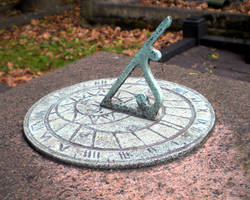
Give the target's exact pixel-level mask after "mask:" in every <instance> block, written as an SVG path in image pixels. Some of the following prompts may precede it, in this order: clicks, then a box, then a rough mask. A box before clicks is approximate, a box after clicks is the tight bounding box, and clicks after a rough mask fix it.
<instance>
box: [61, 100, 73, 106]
mask: <svg viewBox="0 0 250 200" xmlns="http://www.w3.org/2000/svg"><path fill="white" fill-rule="evenodd" d="M75 103H76V102H75V101H74V102H71V103H65V104H60V106H62V107H65V106H68V105H71V104H75Z"/></svg>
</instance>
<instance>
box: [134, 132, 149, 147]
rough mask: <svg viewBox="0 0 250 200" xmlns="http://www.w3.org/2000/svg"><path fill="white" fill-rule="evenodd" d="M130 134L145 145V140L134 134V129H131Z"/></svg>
mask: <svg viewBox="0 0 250 200" xmlns="http://www.w3.org/2000/svg"><path fill="white" fill-rule="evenodd" d="M131 134H132V135H134V136H135V137H136V138H137V139H138V140H140V141H141V142H142V143H143V144H144V145H147V144H145V142H144V141H143V140H142V139H141V138H139V137H138V136H137V135H136V134H135V132H134V131H131Z"/></svg>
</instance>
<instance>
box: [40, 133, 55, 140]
mask: <svg viewBox="0 0 250 200" xmlns="http://www.w3.org/2000/svg"><path fill="white" fill-rule="evenodd" d="M51 137H52V136H51V135H49V134H48V132H45V133H44V134H43V135H42V136H41V137H40V139H42V140H43V142H45V141H48V140H49V139H50V138H51Z"/></svg>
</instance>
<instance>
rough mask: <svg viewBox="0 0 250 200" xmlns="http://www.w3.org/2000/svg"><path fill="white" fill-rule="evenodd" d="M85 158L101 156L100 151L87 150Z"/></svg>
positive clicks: (84, 154)
mask: <svg viewBox="0 0 250 200" xmlns="http://www.w3.org/2000/svg"><path fill="white" fill-rule="evenodd" d="M83 157H84V158H97V159H99V158H100V152H96V151H91V150H85V151H84V153H83Z"/></svg>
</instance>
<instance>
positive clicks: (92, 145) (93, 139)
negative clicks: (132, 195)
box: [91, 131, 96, 147]
mask: <svg viewBox="0 0 250 200" xmlns="http://www.w3.org/2000/svg"><path fill="white" fill-rule="evenodd" d="M95 138H96V131H94V133H93V137H92V144H91V147H94V145H95Z"/></svg>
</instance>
